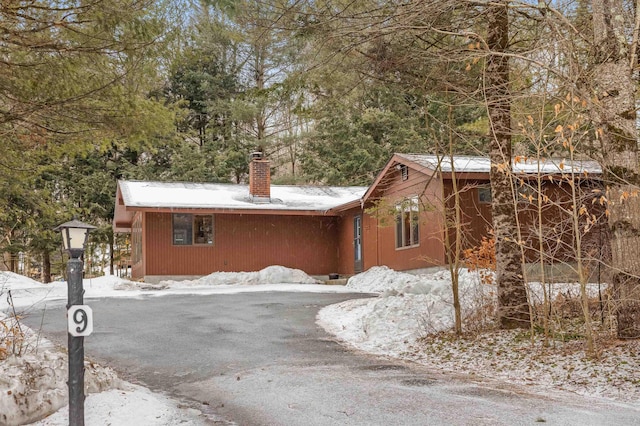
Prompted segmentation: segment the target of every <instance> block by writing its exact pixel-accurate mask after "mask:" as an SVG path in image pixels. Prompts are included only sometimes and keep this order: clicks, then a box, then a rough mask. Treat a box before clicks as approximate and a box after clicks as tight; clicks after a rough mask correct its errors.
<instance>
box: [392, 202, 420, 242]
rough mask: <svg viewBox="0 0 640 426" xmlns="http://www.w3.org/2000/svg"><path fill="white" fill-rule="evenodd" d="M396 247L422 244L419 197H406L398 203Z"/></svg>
mask: <svg viewBox="0 0 640 426" xmlns="http://www.w3.org/2000/svg"><path fill="white" fill-rule="evenodd" d="M396 211H397V215H396V248H402V247H411V246H417V245H419V244H420V220H419V218H420V209H419V204H418V197H411V198H406V199H404V200H403V201H402V202H401V203H400V204H398V205H396Z"/></svg>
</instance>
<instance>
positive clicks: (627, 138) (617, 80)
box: [590, 0, 640, 338]
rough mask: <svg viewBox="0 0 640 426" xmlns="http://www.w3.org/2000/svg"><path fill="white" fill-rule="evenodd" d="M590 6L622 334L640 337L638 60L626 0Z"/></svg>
mask: <svg viewBox="0 0 640 426" xmlns="http://www.w3.org/2000/svg"><path fill="white" fill-rule="evenodd" d="M592 11H593V34H594V40H593V41H594V49H593V55H594V58H593V59H594V67H593V75H592V81H593V93H592V94H591V97H592V102H591V104H590V114H591V119H592V120H593V122H594V125H595V127H596V135H597V136H598V137H599V138H600V141H601V143H602V153H603V158H602V165H603V168H604V174H605V178H606V179H607V184H608V185H610V187H609V191H608V197H607V198H608V200H609V203H608V212H609V226H610V228H611V253H612V281H613V285H614V292H615V298H616V302H617V305H618V306H617V320H618V337H620V338H640V279H639V278H638V277H639V276H640V198H639V197H638V195H637V194H638V192H637V191H638V182H639V181H640V180H639V175H638V172H639V168H638V139H637V129H636V97H635V92H636V83H635V81H634V77H633V69H634V67H635V63H631V59H630V49H629V45H628V44H627V38H626V34H625V31H624V30H625V28H624V23H625V19H624V8H623V5H622V1H621V0H593V2H592ZM636 12H637V11H636ZM633 50H635V49H633ZM634 58H635V55H634ZM634 61H635V59H634Z"/></svg>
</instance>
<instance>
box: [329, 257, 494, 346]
mask: <svg viewBox="0 0 640 426" xmlns="http://www.w3.org/2000/svg"><path fill="white" fill-rule="evenodd" d="M459 287H460V297H461V299H462V300H463V302H464V305H465V306H467V307H475V306H479V305H481V304H482V303H484V301H486V300H488V299H489V298H490V296H491V294H493V292H494V291H495V290H494V288H493V287H492V286H488V285H484V284H482V283H481V280H480V279H479V276H478V274H477V273H475V272H468V271H467V270H461V271H460V274H459ZM347 288H348V289H351V290H354V291H363V292H371V293H380V297H379V298H377V299H358V300H348V301H345V302H342V303H339V304H336V305H332V306H328V307H326V308H324V309H322V310H321V311H320V312H319V313H318V323H319V324H320V325H321V326H322V327H324V328H325V329H326V330H327V331H329V332H330V333H333V334H335V335H336V336H337V337H338V338H340V339H341V340H344V341H346V342H349V343H350V344H352V345H354V346H356V347H358V348H359V349H363V350H366V351H368V352H373V353H376V354H394V355H398V354H399V353H401V352H403V351H405V350H407V348H408V347H409V345H411V344H412V343H414V342H415V341H416V340H417V339H418V338H420V337H422V336H425V335H427V334H429V333H435V332H438V331H442V330H446V329H448V328H450V327H451V326H452V325H453V321H454V310H453V296H452V291H451V278H450V274H449V272H448V271H438V272H436V273H435V274H431V275H413V274H407V273H403V272H396V271H394V270H392V269H389V268H388V267H386V266H376V267H373V268H371V269H369V270H368V271H366V272H363V273H362V274H358V275H355V276H353V277H351V278H350V279H349V281H348V282H347ZM474 309H475V308H474ZM466 312H472V309H467V310H466Z"/></svg>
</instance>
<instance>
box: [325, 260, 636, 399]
mask: <svg viewBox="0 0 640 426" xmlns="http://www.w3.org/2000/svg"><path fill="white" fill-rule="evenodd" d="M459 284H460V295H461V305H462V308H463V319H464V324H465V325H466V326H469V325H470V326H472V327H474V326H475V327H477V330H482V329H485V331H476V332H471V333H467V335H466V336H464V337H462V338H460V339H457V338H455V336H454V335H453V334H452V333H451V329H452V327H453V318H454V310H453V303H452V291H451V277H450V274H449V272H448V271H439V272H436V273H430V274H427V275H412V274H406V273H401V272H396V271H393V270H391V269H388V268H386V267H375V268H371V269H370V270H368V271H366V272H364V273H362V274H359V275H356V276H354V277H352V278H351V279H350V280H349V281H348V283H347V286H346V287H347V289H349V288H350V289H353V290H357V291H363V292H375V293H379V294H380V297H378V298H374V299H356V300H349V301H346V302H342V303H339V304H336V305H331V306H327V307H325V308H323V309H322V310H321V311H320V312H319V313H318V324H320V325H321V326H322V327H324V328H325V329H326V330H327V331H328V332H330V333H332V334H334V335H336V336H337V337H338V339H340V340H342V341H343V342H345V343H346V344H348V345H350V346H352V347H355V348H357V349H360V350H364V351H367V352H370V353H374V354H378V355H385V356H393V357H397V358H401V359H406V360H411V361H415V362H418V363H421V364H424V365H427V366H430V367H433V368H437V369H440V370H445V371H451V372H456V373H468V374H469V375H471V376H473V377H475V378H483V377H484V378H487V379H489V378H491V379H499V380H504V381H507V382H511V383H515V384H523V385H527V386H528V387H529V388H530V389H532V390H536V391H540V392H545V393H546V392H549V391H558V390H565V391H570V392H574V393H577V394H581V395H585V396H592V397H604V398H607V399H613V400H617V401H624V402H627V403H633V404H635V405H637V406H638V408H639V409H640V402H639V401H640V357H639V355H640V342H638V341H621V340H617V339H614V338H612V337H608V338H607V340H602V339H601V340H598V341H597V342H596V343H597V347H598V359H592V358H589V357H588V356H587V354H586V352H585V348H584V346H585V344H584V339H579V338H576V336H575V335H574V334H573V332H572V331H569V332H568V331H567V330H563V332H564V333H565V335H561V330H558V331H557V332H556V338H555V339H550V340H549V341H548V344H547V345H545V344H544V339H543V338H542V335H541V334H540V333H537V334H536V337H535V339H534V340H533V341H532V340H531V336H530V334H529V332H528V331H527V330H525V331H522V330H519V331H499V330H489V331H486V328H490V327H486V326H487V325H489V324H490V323H491V318H490V317H491V311H492V309H493V308H494V307H495V299H496V297H495V295H496V290H495V287H494V286H492V285H488V284H482V283H481V280H480V279H479V277H478V275H477V273H475V272H469V271H467V270H465V269H462V270H461V271H460V279H459ZM545 288H546V290H547V293H548V295H549V297H550V299H552V300H558V299H559V298H561V299H563V300H569V299H571V298H575V297H577V295H579V292H580V289H579V285H578V284H573V283H560V284H552V285H551V286H549V285H546V286H545ZM587 290H588V293H589V294H590V295H592V296H597V295H598V294H599V292H601V291H602V292H605V293H606V288H600V287H599V286H598V285H597V284H589V285H588V288H587ZM543 294H544V292H543V288H542V286H541V285H540V283H530V284H529V297H530V298H532V299H533V300H536V301H538V303H539V301H540V300H542V299H543ZM481 325H484V326H485V327H481ZM602 334H603V335H606V334H607V333H602ZM563 338H564V339H563Z"/></svg>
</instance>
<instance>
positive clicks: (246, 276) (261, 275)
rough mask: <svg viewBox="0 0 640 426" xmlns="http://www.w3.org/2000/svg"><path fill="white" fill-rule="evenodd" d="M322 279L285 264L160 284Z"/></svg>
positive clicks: (266, 282) (301, 282)
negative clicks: (255, 270) (253, 270)
mask: <svg viewBox="0 0 640 426" xmlns="http://www.w3.org/2000/svg"><path fill="white" fill-rule="evenodd" d="M320 283H321V281H318V280H316V279H315V278H312V277H310V276H309V275H307V274H306V273H304V272H303V271H301V270H300V269H291V268H287V267H284V266H278V265H276V266H268V267H266V268H264V269H262V270H261V271H257V272H214V273H212V274H209V275H207V276H204V277H202V278H198V279H196V280H185V281H173V280H166V281H161V282H160V283H159V285H160V286H168V287H170V288H175V287H208V286H218V285H236V284H241V285H256V284H320Z"/></svg>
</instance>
